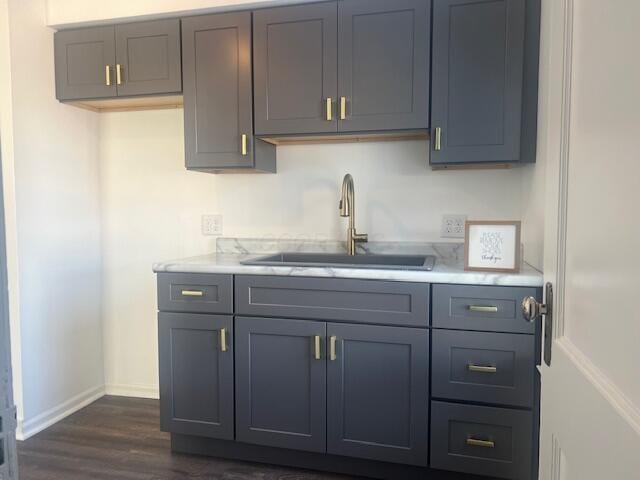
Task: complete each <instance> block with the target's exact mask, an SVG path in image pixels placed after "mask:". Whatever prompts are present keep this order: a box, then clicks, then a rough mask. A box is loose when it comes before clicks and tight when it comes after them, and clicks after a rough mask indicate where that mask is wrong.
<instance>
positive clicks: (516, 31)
mask: <svg viewBox="0 0 640 480" xmlns="http://www.w3.org/2000/svg"><path fill="white" fill-rule="evenodd" d="M527 3H529V4H531V5H534V6H535V4H536V3H537V0H531V1H529V2H527ZM533 13H535V12H532V14H531V15H528V14H527V7H526V5H525V0H438V1H436V2H434V8H433V65H432V95H431V96H432V106H431V129H432V130H431V137H432V142H431V147H432V148H431V163H432V164H435V165H437V164H456V163H480V162H483V163H497V162H520V161H524V160H525V159H523V158H522V155H521V151H522V149H521V135H522V131H523V127H525V126H529V125H530V124H529V123H528V122H529V118H528V117H527V118H524V117H523V114H524V113H526V114H527V116H530V115H531V114H532V113H533V114H535V111H534V112H531V111H529V110H527V111H526V112H525V110H524V108H523V104H524V103H525V96H526V95H529V89H530V88H531V81H528V83H527V89H526V90H525V56H526V55H525V54H526V48H525V47H526V46H527V45H525V44H526V42H525V38H526V33H527V28H529V29H530V30H532V31H533V32H532V33H533V34H534V35H533V36H534V37H535V39H536V42H533V43H537V36H536V35H535V34H536V32H537V30H536V28H538V29H539V15H538V16H536V15H535V14H533ZM538 13H539V12H538ZM527 19H528V22H529V23H528V24H527ZM536 22H537V25H536ZM529 53H530V54H531V55H535V59H534V60H533V61H534V63H533V67H534V68H531V69H530V70H527V76H528V77H530V76H535V77H537V55H536V54H537V49H536V48H532V52H529ZM535 90H536V91H537V83H536V84H535ZM533 129H534V131H535V125H533ZM534 137H535V135H534Z"/></svg>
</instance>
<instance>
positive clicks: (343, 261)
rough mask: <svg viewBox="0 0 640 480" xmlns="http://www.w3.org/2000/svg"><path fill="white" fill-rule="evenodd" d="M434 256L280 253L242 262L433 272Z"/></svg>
mask: <svg viewBox="0 0 640 480" xmlns="http://www.w3.org/2000/svg"><path fill="white" fill-rule="evenodd" d="M435 260H436V259H435V257H434V256H433V255H375V254H366V255H347V254H346V253H345V254H340V253H278V254H276V255H268V256H266V257H259V258H254V259H250V260H245V261H243V262H242V264H243V265H268V266H284V267H345V268H369V269H384V270H427V271H428V270H433V267H434V265H435Z"/></svg>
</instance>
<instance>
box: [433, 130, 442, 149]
mask: <svg viewBox="0 0 640 480" xmlns="http://www.w3.org/2000/svg"><path fill="white" fill-rule="evenodd" d="M434 136H435V138H434V139H433V149H434V150H435V151H436V152H439V151H440V150H442V128H441V127H436V129H435V133H434Z"/></svg>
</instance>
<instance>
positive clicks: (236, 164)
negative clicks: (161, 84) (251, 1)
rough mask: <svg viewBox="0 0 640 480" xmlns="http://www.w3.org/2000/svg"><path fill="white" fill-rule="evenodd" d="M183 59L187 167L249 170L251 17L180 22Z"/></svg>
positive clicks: (236, 15)
mask: <svg viewBox="0 0 640 480" xmlns="http://www.w3.org/2000/svg"><path fill="white" fill-rule="evenodd" d="M182 58H183V81H184V137H185V154H186V164H187V168H194V169H199V168H200V169H211V168H242V167H244V168H247V167H252V166H253V152H252V150H253V149H252V145H253V141H252V140H253V137H252V134H251V133H252V131H253V129H252V106H251V102H252V92H251V13H250V12H240V13H230V14H221V15H206V16H202V17H192V18H186V19H184V20H183V22H182ZM243 135H246V137H244V138H245V139H246V142H245V145H246V150H245V151H244V152H243Z"/></svg>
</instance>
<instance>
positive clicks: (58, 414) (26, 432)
mask: <svg viewBox="0 0 640 480" xmlns="http://www.w3.org/2000/svg"><path fill="white" fill-rule="evenodd" d="M104 395H105V389H104V386H102V385H100V386H98V387H94V388H90V389H89V390H86V391H84V392H82V393H80V394H78V395H76V396H75V397H72V398H70V399H69V400H66V401H65V402H63V403H61V404H60V405H57V406H55V407H53V408H51V409H49V410H47V411H46V412H42V413H40V414H38V415H36V416H35V417H33V418H27V419H18V426H17V427H18V428H17V429H16V439H17V440H20V441H24V440H27V439H28V438H30V437H33V436H34V435H35V434H36V433H39V432H41V431H42V430H44V429H45V428H47V427H50V426H51V425H53V424H54V423H57V422H59V421H60V420H62V419H63V418H66V417H68V416H69V415H71V414H73V413H75V412H77V411H78V410H80V409H81V408H84V407H86V406H87V405H89V404H90V403H93V402H95V401H96V400H98V399H99V398H101V397H104Z"/></svg>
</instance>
